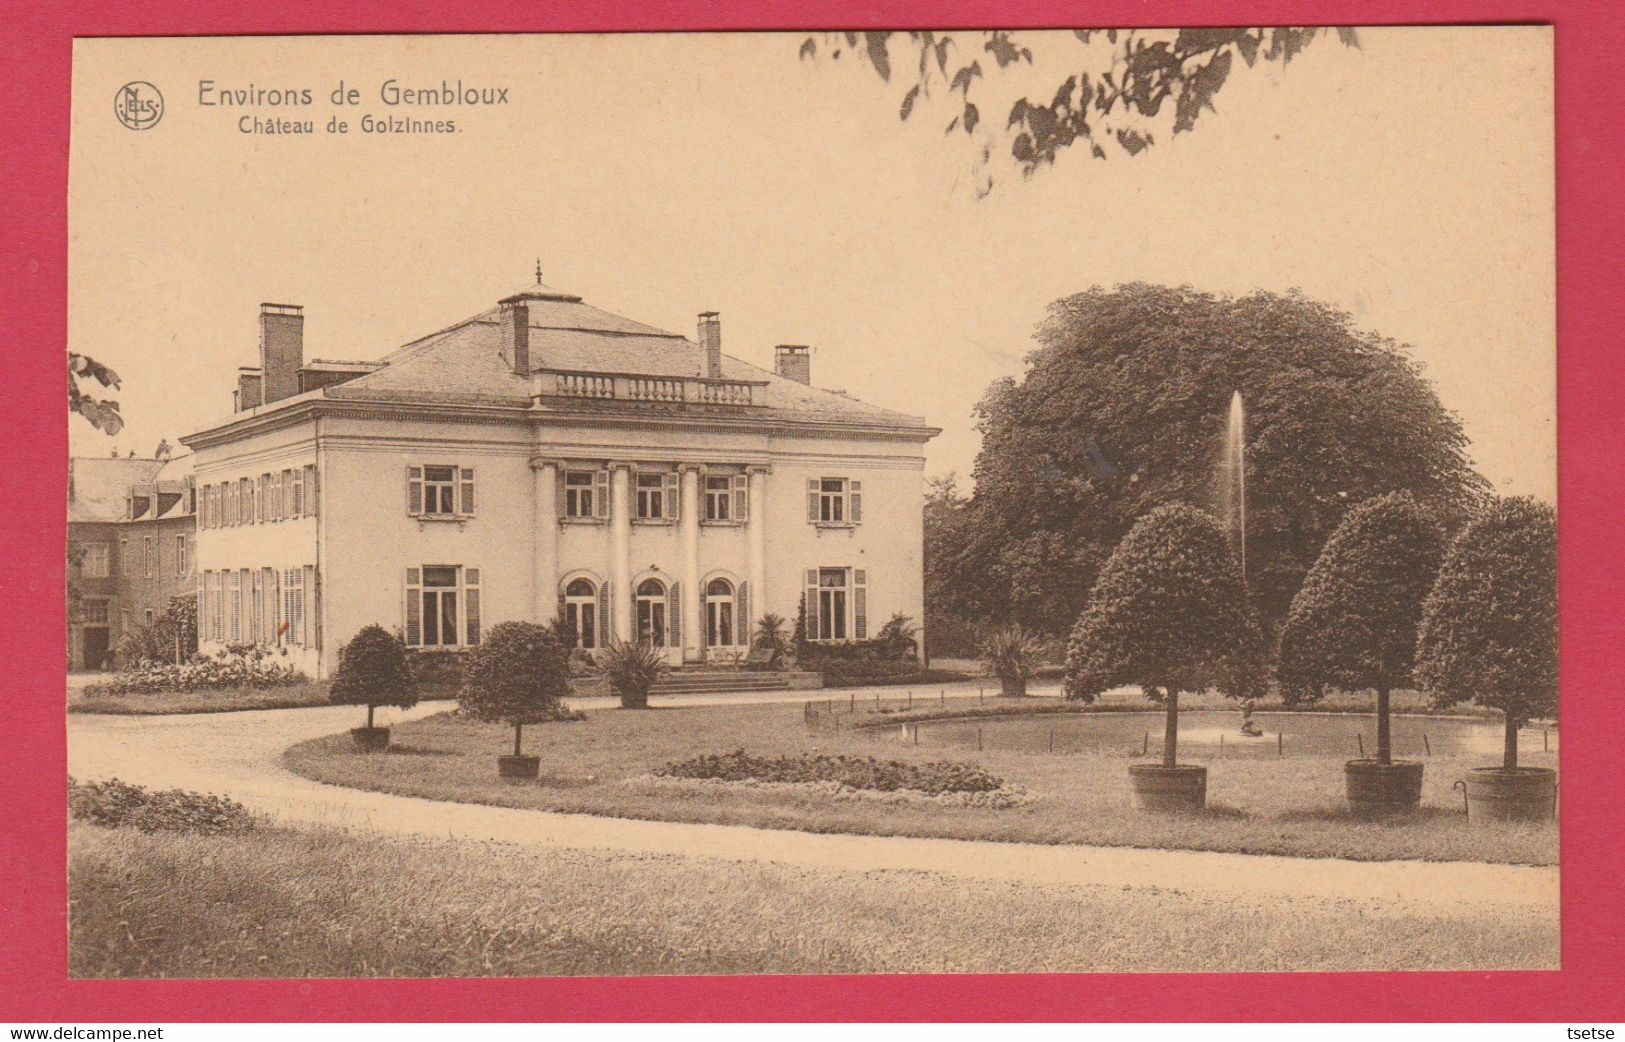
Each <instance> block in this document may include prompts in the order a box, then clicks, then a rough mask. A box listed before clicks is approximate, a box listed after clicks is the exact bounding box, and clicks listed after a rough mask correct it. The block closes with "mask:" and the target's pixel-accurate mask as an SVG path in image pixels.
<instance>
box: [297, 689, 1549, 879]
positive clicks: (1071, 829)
mask: <svg viewBox="0 0 1625 1042" xmlns="http://www.w3.org/2000/svg"><path fill="white" fill-rule="evenodd" d="M896 735H897V728H886V729H883V730H874V729H853V728H836V729H829V730H810V729H809V728H808V727H807V725H806V723H805V722H804V719H803V708H802V706H801V704H799V703H791V704H782V703H781V704H776V705H750V706H718V707H692V708H683V709H653V710H648V711H642V712H638V711H619V710H604V711H598V712H593V713H590V714H588V718H587V719H586V720H585V721H580V722H575V723H558V724H548V725H542V726H537V727H530V728H527V729H526V740H525V744H526V751H527V752H530V753H534V754H537V755H539V756H540V757H541V761H542V778H541V780H540V781H539V782H529V783H512V782H506V781H503V780H500V779H498V778H497V776H496V756H497V755H498V754H499V753H503V752H506V751H507V748H506V747H507V745H508V744H509V743H510V742H511V731H510V730H509V729H506V728H504V727H501V726H498V725H487V724H479V723H474V722H471V721H467V720H462V719H458V718H456V717H454V716H451V715H449V714H442V715H439V716H434V717H428V718H425V719H423V720H419V721H414V722H411V723H407V724H402V725H398V726H397V727H396V728H395V742H396V745H397V748H396V749H395V750H394V751H393V752H391V753H388V754H382V755H365V754H360V753H356V752H354V751H353V748H352V746H351V743H350V739H349V736H348V735H336V736H332V737H328V738H321V739H316V740H314V741H310V742H304V743H301V744H299V745H296V746H294V747H293V748H291V749H290V750H288V751H287V753H286V754H285V755H284V762H285V763H286V764H287V765H288V766H289V767H290V768H291V769H292V770H293V771H295V772H296V773H299V774H301V775H304V776H306V777H310V778H314V779H316V780H319V781H324V782H330V783H332V784H336V785H347V786H353V787H357V788H363V789H374V790H379V791H384V792H391V793H397V794H402V795H409V796H422V797H427V798H431V799H441V800H453V801H463V802H473V803H489V804H496V805H501V806H510V807H527V808H538V809H547V810H558V811H574V812H582V813H588V814H599V815H606V816H612V817H627V818H647V819H660V820H673V821H694V822H716V823H723V824H736V825H750V826H756V827H762V828H780V829H800V830H804V831H809V832H850V833H864V834H873V835H909V836H941V837H951V838H958V839H975V840H996V841H1027V842H1037V843H1089V844H1102V845H1108V846H1132V847H1155V848H1173V849H1196V850H1220V851H1235V852H1243V853H1267V854H1285V855H1294V856H1304V857H1342V858H1353V859H1358V860H1389V859H1424V860H1471V861H1488V862H1502V863H1516V864H1536V865H1548V864H1556V862H1557V852H1558V835H1557V827H1556V826H1555V825H1554V824H1550V823H1547V824H1539V825H1500V826H1484V825H1480V824H1476V823H1475V824H1469V823H1468V822H1467V821H1466V820H1465V819H1464V818H1463V817H1462V814H1461V810H1460V808H1461V802H1460V796H1459V795H1458V794H1456V793H1454V792H1452V790H1451V786H1452V784H1453V783H1454V782H1455V781H1456V779H1457V778H1459V777H1460V776H1461V774H1462V773H1463V771H1464V770H1465V769H1466V768H1468V767H1471V766H1478V765H1481V764H1482V763H1483V762H1484V761H1483V760H1482V758H1479V757H1472V758H1453V757H1448V756H1442V755H1441V756H1435V757H1433V758H1431V759H1429V760H1428V761H1427V771H1426V775H1425V780H1424V786H1423V794H1422V807H1421V809H1420V811H1419V812H1418V813H1417V814H1415V815H1414V816H1412V817H1410V818H1407V819H1404V820H1397V821H1367V820H1361V819H1358V818H1356V817H1354V816H1352V815H1350V814H1349V812H1348V811H1347V809H1346V806H1347V805H1346V802H1345V799H1344V793H1343V760H1342V758H1341V757H1332V756H1307V755H1306V756H1301V757H1287V758H1283V759H1273V758H1234V759H1226V758H1215V759H1212V760H1209V761H1207V763H1208V767H1209V771H1210V776H1209V786H1208V798H1209V808H1208V810H1207V811H1206V812H1205V813H1202V814H1198V815H1188V816H1187V815H1177V816H1162V815H1149V814H1144V813H1141V812H1139V811H1137V810H1135V809H1134V808H1133V807H1132V805H1131V802H1130V795H1129V782H1128V777H1127V767H1128V764H1129V763H1131V762H1133V761H1134V758H1133V757H1131V756H1130V755H1129V754H1128V752H1127V751H1119V752H1115V753H1114V752H1096V751H1088V752H1079V753H1075V754H1070V755H1049V754H1047V753H1043V752H1024V751H1012V750H994V749H989V750H988V751H986V752H977V751H975V750H965V749H940V748H939V749H932V748H927V747H914V746H910V745H906V744H903V743H901V742H899V741H898V740H897V737H896ZM739 749H743V750H746V751H748V752H750V753H752V754H755V755H764V756H786V755H801V754H806V753H812V752H822V753H831V754H847V755H872V756H878V757H882V758H887V759H898V760H903V761H907V762H922V761H931V760H958V761H964V762H973V763H976V764H979V765H980V766H982V767H984V768H986V769H987V770H989V771H991V772H992V773H994V774H996V775H999V776H1000V777H1002V778H1003V779H1004V780H1005V781H1006V782H1007V783H1011V784H1015V785H1020V786H1023V787H1025V788H1026V789H1027V790H1028V794H1029V801H1028V802H1026V803H1025V804H1023V805H1021V806H1017V807H1006V808H993V807H985V806H937V805H931V804H925V803H922V804H920V805H910V804H903V805H883V804H879V803H876V802H873V801H867V800H832V799H830V798H829V797H828V796H827V795H820V794H817V793H809V792H798V791H794V790H785V789H771V790H764V789H761V788H749V787H743V786H733V785H718V784H716V783H693V784H692V788H691V789H689V788H683V787H678V788H676V789H674V788H673V787H672V786H670V785H655V784H650V783H649V782H648V781H647V778H648V775H649V774H650V772H651V771H653V770H655V769H656V768H658V767H660V766H662V765H664V764H666V763H667V762H670V761H676V760H683V759H687V758H689V757H692V756H694V755H696V754H702V753H715V754H723V753H728V752H732V751H734V750H739ZM1555 760H1556V756H1555V754H1553V755H1550V756H1540V755H1536V756H1534V757H1531V758H1530V762H1531V764H1537V763H1548V764H1555Z"/></svg>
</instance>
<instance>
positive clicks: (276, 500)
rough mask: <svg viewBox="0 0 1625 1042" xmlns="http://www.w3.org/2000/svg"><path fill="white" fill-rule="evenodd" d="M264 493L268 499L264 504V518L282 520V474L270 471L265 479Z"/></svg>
mask: <svg viewBox="0 0 1625 1042" xmlns="http://www.w3.org/2000/svg"><path fill="white" fill-rule="evenodd" d="M266 493H267V495H268V496H269V499H268V500H267V501H266V504H265V520H267V521H280V520H282V475H281V474H279V473H276V472H272V474H271V475H270V476H269V478H268V479H267V481H266Z"/></svg>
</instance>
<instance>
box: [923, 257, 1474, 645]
mask: <svg viewBox="0 0 1625 1042" xmlns="http://www.w3.org/2000/svg"><path fill="white" fill-rule="evenodd" d="M1037 339H1038V343H1039V347H1038V349H1037V350H1036V351H1034V352H1033V353H1032V354H1031V355H1029V356H1028V370H1027V372H1026V374H1025V375H1024V376H1023V378H1022V379H1020V380H1019V381H1018V380H1015V379H1008V378H1007V379H1004V380H1000V381H998V382H996V383H995V384H993V386H992V387H991V388H990V389H989V390H988V392H987V394H986V395H985V396H984V398H983V400H982V402H981V404H980V405H979V406H978V415H979V421H978V426H979V428H980V430H981V432H982V450H981V453H980V455H979V456H978V457H977V461H976V470H975V478H976V491H975V495H974V497H973V498H972V500H971V503H970V505H969V507H968V508H967V509H968V511H969V520H968V522H967V523H966V524H964V525H962V526H961V527H960V528H959V530H958V531H959V533H960V534H959V536H958V537H957V538H958V540H959V541H958V544H957V545H956V546H955V547H953V548H952V549H951V551H945V552H944V555H943V556H944V557H945V559H949V560H952V561H953V562H954V567H956V568H958V569H960V570H961V571H962V572H963V573H964V574H962V575H961V576H959V577H958V578H957V579H956V580H955V581H954V582H953V583H952V585H953V587H954V588H955V589H956V590H959V591H961V599H962V600H964V601H968V602H969V603H967V604H963V605H961V606H960V607H961V610H967V611H974V612H976V613H977V614H980V615H984V616H988V617H993V618H1002V619H1006V620H1009V621H1018V622H1021V623H1022V624H1024V625H1026V626H1028V627H1030V628H1033V629H1037V630H1040V631H1043V632H1047V633H1056V632H1057V631H1058V630H1060V629H1061V628H1062V627H1064V626H1065V625H1066V620H1069V619H1072V618H1075V617H1076V616H1077V613H1078V612H1079V611H1080V610H1081V609H1082V607H1083V604H1084V601H1085V598H1086V592H1087V591H1088V590H1089V589H1090V588H1091V587H1092V586H1093V585H1094V581H1095V577H1096V575H1097V574H1098V572H1099V569H1100V566H1101V564H1102V563H1103V562H1104V561H1105V559H1106V557H1107V555H1108V554H1110V553H1111V550H1112V547H1114V546H1116V545H1117V542H1118V540H1119V539H1121V538H1122V536H1123V533H1124V532H1125V531H1127V529H1128V527H1129V525H1130V524H1131V523H1132V521H1133V520H1134V519H1135V518H1137V517H1140V516H1142V515H1143V514H1145V513H1146V512H1147V511H1148V510H1150V509H1152V508H1153V507H1155V506H1158V505H1160V504H1163V503H1169V502H1190V503H1210V502H1214V501H1215V497H1216V495H1217V489H1218V485H1219V482H1218V468H1219V460H1220V457H1221V451H1222V448H1223V440H1224V434H1225V425H1226V417H1227V415H1228V411H1229V404H1230V398H1231V395H1232V393H1233V392H1235V391H1237V390H1239V391H1240V392H1241V394H1242V396H1243V398H1244V401H1245V406H1246V413H1247V442H1246V449H1245V459H1246V479H1247V480H1246V488H1247V542H1246V548H1247V554H1246V561H1247V575H1246V580H1247V584H1248V587H1249V590H1250V593H1251V596H1252V597H1253V600H1254V603H1255V606H1256V608H1257V609H1258V612H1259V615H1260V618H1261V620H1262V621H1264V622H1265V624H1266V625H1267V626H1269V627H1274V626H1275V625H1276V624H1278V622H1279V620H1280V619H1281V617H1282V616H1283V615H1284V614H1285V612H1286V608H1287V605H1288V604H1289V603H1290V602H1291V599H1292V596H1293V594H1294V593H1296V592H1297V590H1298V587H1299V585H1300V584H1301V583H1302V581H1303V577H1304V575H1305V573H1306V572H1307V571H1308V569H1309V566H1310V564H1311V563H1313V561H1314V559H1315V557H1316V555H1317V554H1318V553H1319V552H1320V548H1321V546H1322V544H1324V542H1325V541H1326V538H1327V536H1328V535H1330V533H1331V531H1332V530H1333V529H1334V528H1336V526H1337V524H1338V522H1339V521H1341V520H1342V517H1343V515H1344V513H1345V512H1346V511H1347V509H1348V507H1349V506H1351V505H1352V504H1353V503H1356V502H1358V501H1360V500H1362V499H1365V498H1368V497H1370V496H1373V495H1380V494H1383V493H1387V492H1408V493H1410V494H1411V495H1413V496H1414V497H1415V498H1416V500H1417V502H1418V503H1419V504H1420V505H1421V506H1422V507H1423V508H1424V509H1427V510H1429V511H1431V512H1433V513H1434V515H1435V516H1437V517H1440V518H1441V519H1444V520H1446V521H1450V520H1452V519H1454V518H1457V517H1461V516H1464V515H1465V513H1466V512H1467V511H1468V510H1470V509H1471V508H1472V507H1473V506H1474V505H1475V504H1476V503H1477V502H1479V501H1480V500H1481V499H1482V497H1484V496H1485V495H1487V494H1488V487H1487V485H1486V484H1485V482H1484V480H1483V479H1482V478H1481V477H1479V476H1478V475H1477V474H1476V473H1475V472H1474V471H1473V470H1472V467H1471V465H1470V464H1469V461H1468V457H1467V438H1466V435H1465V434H1464V433H1463V431H1462V427H1461V423H1460V421H1459V420H1458V419H1457V418H1456V417H1455V415H1454V414H1452V413H1450V412H1449V411H1448V410H1446V409H1445V408H1444V407H1443V406H1442V405H1441V404H1440V402H1439V399H1438V396H1437V395H1436V394H1435V393H1434V391H1433V388H1432V386H1431V385H1430V384H1429V383H1428V382H1427V381H1426V380H1425V379H1424V378H1423V377H1422V375H1421V372H1420V370H1419V368H1418V366H1417V365H1416V364H1415V363H1413V362H1412V361H1410V360H1409V358H1408V357H1407V356H1406V354H1405V350H1404V348H1402V347H1401V346H1400V345H1398V344H1396V343H1394V342H1393V341H1391V340H1388V339H1386V338H1384V337H1380V336H1378V335H1376V334H1374V333H1369V332H1364V331H1361V330H1357V329H1356V328H1354V326H1353V323H1352V320H1351V319H1350V317H1349V316H1348V315H1347V314H1346V313H1344V312H1342V311H1340V310H1338V309H1336V308H1334V307H1332V306H1330V305H1328V304H1323V303H1319V302H1317V301H1313V300H1310V299H1308V298H1306V297H1304V296H1302V295H1299V294H1296V293H1292V294H1287V295H1284V296H1283V295H1278V294H1274V293H1265V292H1257V293H1252V294H1249V295H1247V296H1243V297H1229V296H1217V295H1214V294H1209V293H1201V292H1198V291H1196V290H1193V289H1190V288H1179V289H1173V288H1167V287H1162V286H1151V285H1145V284H1143V283H1136V284H1133V285H1127V286H1120V287H1118V288H1116V289H1113V290H1107V289H1101V288H1098V287H1097V288H1095V289H1091V290H1088V291H1086V292H1083V293H1078V294H1075V295H1073V296H1070V297H1066V298H1064V299H1062V300H1059V301H1056V302H1055V303H1054V304H1052V305H1051V306H1050V311H1049V315H1048V318H1047V319H1046V320H1045V321H1044V322H1043V323H1042V324H1041V325H1040V326H1039V329H1038V333H1037Z"/></svg>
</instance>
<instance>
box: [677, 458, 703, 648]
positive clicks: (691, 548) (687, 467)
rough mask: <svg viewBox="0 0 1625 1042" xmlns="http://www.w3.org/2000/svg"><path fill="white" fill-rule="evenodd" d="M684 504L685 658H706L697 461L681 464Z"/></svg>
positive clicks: (681, 526) (681, 509) (680, 510)
mask: <svg viewBox="0 0 1625 1042" xmlns="http://www.w3.org/2000/svg"><path fill="white" fill-rule="evenodd" d="M677 472H678V474H679V475H681V481H682V484H681V495H682V503H681V504H680V505H679V507H678V510H677V525H678V531H677V541H678V545H679V546H681V547H682V552H683V578H682V583H683V620H682V621H683V661H684V662H702V661H704V659H705V615H704V609H705V600H704V598H703V596H702V594H703V591H702V590H701V589H700V476H701V475H702V474H703V473H704V468H703V467H701V466H699V465H698V464H695V463H684V464H681V465H679V466H678V468H677Z"/></svg>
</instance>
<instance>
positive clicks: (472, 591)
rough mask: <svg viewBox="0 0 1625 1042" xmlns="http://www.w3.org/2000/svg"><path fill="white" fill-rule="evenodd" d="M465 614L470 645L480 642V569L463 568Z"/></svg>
mask: <svg viewBox="0 0 1625 1042" xmlns="http://www.w3.org/2000/svg"><path fill="white" fill-rule="evenodd" d="M463 615H464V616H465V617H466V619H467V622H468V645H469V647H474V646H476V645H478V644H479V642H480V570H479V569H478V568H464V569H463Z"/></svg>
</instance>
